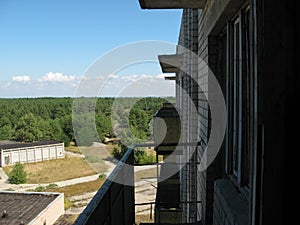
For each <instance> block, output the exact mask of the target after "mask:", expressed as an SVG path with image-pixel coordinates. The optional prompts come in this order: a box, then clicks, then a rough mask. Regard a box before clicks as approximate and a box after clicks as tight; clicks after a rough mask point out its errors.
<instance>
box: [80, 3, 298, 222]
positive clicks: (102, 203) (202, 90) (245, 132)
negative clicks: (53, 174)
mask: <svg viewBox="0 0 300 225" xmlns="http://www.w3.org/2000/svg"><path fill="white" fill-rule="evenodd" d="M295 2H296V1H280V0H194V1H193V0H178V1H175V0H173V1H172V0H139V3H140V5H141V8H142V9H172V8H177V9H178V8H181V9H183V14H182V23H181V29H180V35H179V41H178V48H177V52H174V53H173V54H171V55H160V56H159V57H158V58H159V61H160V63H161V66H162V70H163V71H166V72H168V73H172V72H173V73H175V75H174V77H172V78H171V79H172V80H174V81H175V82H176V84H177V88H178V87H180V88H181V89H183V90H185V92H186V94H184V93H183V92H182V91H181V90H180V88H178V89H177V90H176V100H177V102H176V108H178V109H179V110H178V113H179V114H181V118H183V121H181V124H180V126H181V127H178V129H181V130H182V131H183V132H184V135H183V136H184V137H183V139H184V140H182V141H183V143H191V142H194V141H196V142H198V138H199V139H200V143H197V145H196V147H195V149H192V150H193V151H191V149H190V146H188V145H184V144H183V146H182V155H179V156H178V157H184V156H187V155H188V154H190V152H192V154H191V155H188V156H187V157H188V158H189V162H188V163H187V164H186V166H184V167H183V168H181V170H180V171H179V173H178V174H176V175H174V176H173V177H171V178H170V182H168V181H166V182H164V183H161V184H160V186H161V187H162V188H160V189H161V190H162V191H164V194H160V193H159V192H160V190H158V193H157V195H160V198H162V197H163V201H164V202H162V201H161V200H159V198H157V201H156V203H155V222H154V224H199V225H200V224H202V225H225V224H226V225H269V224H272V225H274V224H278V225H282V224H287V223H286V221H285V217H284V213H283V210H284V209H283V208H284V206H283V204H284V189H283V183H284V162H283V158H284V157H285V155H284V154H285V148H286V145H287V143H291V142H293V140H292V139H293V135H292V130H293V129H289V127H288V126H295V125H293V124H294V122H293V118H295V115H296V114H293V112H291V111H293V110H291V109H294V106H293V104H294V103H295V102H297V100H296V99H295V98H296V97H295V96H296V95H295V93H296V90H297V84H298V82H297V81H298V78H297V76H298V74H297V73H296V72H295V71H296V63H295V60H294V59H296V58H297V54H298V53H297V52H296V50H295V49H296V47H295V45H296V42H297V33H296V30H297V27H298V25H297V24H296V21H299V20H297V19H296V10H295V9H296V8H297V7H296V3H295ZM298 41H299V39H298ZM185 49H187V50H189V51H190V52H191V53H192V54H191V53H190V52H188V54H187V51H186V50H185ZM193 54H194V55H196V56H197V57H199V58H201V59H202V60H203V62H204V63H203V62H200V61H199V60H198V59H197V60H195V58H194V57H193ZM168 62H169V63H168ZM186 71H188V72H186ZM210 71H211V72H212V73H213V74H214V75H215V77H216V78H217V80H218V83H219V85H220V88H221V90H222V92H223V95H224V99H225V104H226V113H225V116H226V132H225V138H224V140H223V142H222V146H221V149H220V151H219V153H218V155H217V157H216V158H215V159H214V161H213V162H212V163H211V164H209V166H208V167H207V168H206V169H205V170H201V168H200V167H199V162H200V161H201V160H202V158H201V157H202V156H203V152H204V151H205V149H206V147H208V148H210V146H209V144H208V143H209V138H210V135H211V134H212V132H214V131H212V130H211V127H212V124H213V123H214V121H213V117H212V113H213V112H212V110H214V109H213V108H212V107H211V106H210V105H209V104H208V101H209V98H210V93H212V92H210V91H211V89H212V87H211V86H210V80H209V79H210V78H209V73H210ZM168 79H170V77H168ZM187 98H191V99H192V102H193V104H194V105H195V106H196V112H194V111H193V109H192V108H191V105H190V104H188V101H187ZM173 125H174V124H173ZM154 132H155V130H154ZM195 134H196V136H197V138H196V139H194V135H195ZM171 144H174V143H171ZM136 146H137V145H132V146H131V147H130V148H129V149H128V151H127V152H126V153H125V155H124V156H123V158H122V160H121V161H120V163H119V164H118V165H117V167H116V169H115V170H114V171H113V172H112V174H111V179H108V180H107V181H106V182H105V184H104V185H103V186H102V187H101V189H100V190H99V192H98V193H97V194H96V196H95V197H94V199H93V200H92V201H91V203H90V204H89V205H88V206H87V208H86V209H85V211H84V212H83V213H82V214H81V215H80V216H79V218H78V220H77V221H76V222H75V224H124V225H129V224H130V225H132V224H134V223H135V215H134V211H135V210H134V207H135V203H134V185H132V186H130V185H122V184H121V183H117V182H113V180H114V178H120V177H121V178H122V179H124V180H125V179H126V180H127V181H131V182H132V183H133V169H132V168H127V167H124V163H127V164H132V163H133V152H134V148H135V147H136ZM170 146H171V145H170ZM170 146H167V147H168V150H170V149H169V147H170ZM208 151H209V149H208ZM166 154H167V153H165V155H166ZM161 171H163V170H161ZM171 192H173V194H170V193H171ZM168 193H169V194H170V197H168V196H167V194H168ZM174 193H175V194H174ZM174 196H175V197H174ZM142 224H149V223H142Z"/></svg>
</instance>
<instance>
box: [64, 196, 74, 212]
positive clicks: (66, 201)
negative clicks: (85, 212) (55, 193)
mask: <svg viewBox="0 0 300 225" xmlns="http://www.w3.org/2000/svg"><path fill="white" fill-rule="evenodd" d="M64 205H65V210H68V209H70V208H72V207H73V206H74V203H72V202H71V201H70V200H69V199H68V198H66V197H65V198H64Z"/></svg>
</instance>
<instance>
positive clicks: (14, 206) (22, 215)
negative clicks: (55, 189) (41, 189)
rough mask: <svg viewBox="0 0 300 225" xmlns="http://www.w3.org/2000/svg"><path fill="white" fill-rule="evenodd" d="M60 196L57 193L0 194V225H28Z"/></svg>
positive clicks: (8, 192) (6, 192)
mask: <svg viewBox="0 0 300 225" xmlns="http://www.w3.org/2000/svg"><path fill="white" fill-rule="evenodd" d="M61 195H62V194H59V193H36V192H26V193H18V192H10V191H3V192H0V202H1V204H0V214H1V215H0V224H16V225H19V224H20V223H21V222H23V223H24V224H29V223H30V222H31V221H32V220H34V219H35V218H36V217H37V216H38V215H39V214H40V213H41V212H42V211H43V210H44V209H46V208H47V206H49V205H50V204H51V203H52V202H53V201H54V200H55V199H56V198H58V197H59V196H61ZM4 212H6V216H5V215H4Z"/></svg>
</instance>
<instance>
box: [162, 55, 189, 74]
mask: <svg viewBox="0 0 300 225" xmlns="http://www.w3.org/2000/svg"><path fill="white" fill-rule="evenodd" d="M158 61H159V64H160V66H161V70H162V72H163V73H179V72H180V70H181V68H182V64H183V54H173V55H159V56H158Z"/></svg>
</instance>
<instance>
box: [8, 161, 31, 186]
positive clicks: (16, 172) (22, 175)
mask: <svg viewBox="0 0 300 225" xmlns="http://www.w3.org/2000/svg"><path fill="white" fill-rule="evenodd" d="M26 178H27V173H26V171H25V169H24V166H23V165H22V164H21V163H16V164H15V165H14V166H13V169H12V171H11V172H10V173H9V174H8V181H9V183H11V184H24V183H26Z"/></svg>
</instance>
